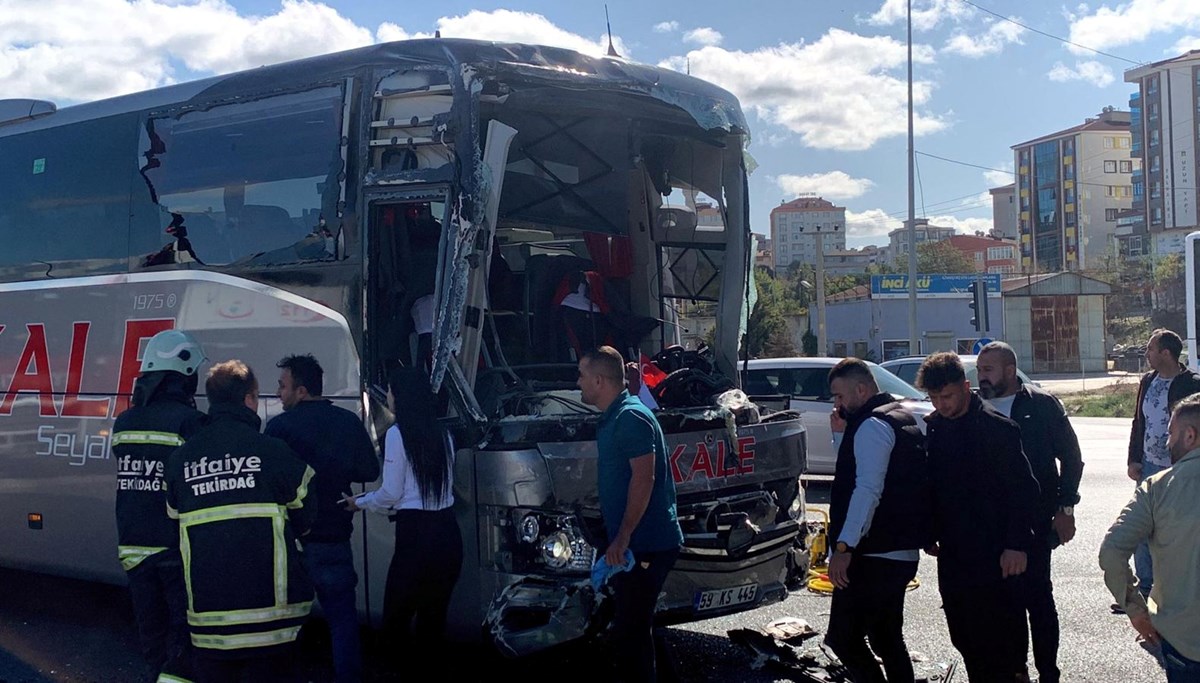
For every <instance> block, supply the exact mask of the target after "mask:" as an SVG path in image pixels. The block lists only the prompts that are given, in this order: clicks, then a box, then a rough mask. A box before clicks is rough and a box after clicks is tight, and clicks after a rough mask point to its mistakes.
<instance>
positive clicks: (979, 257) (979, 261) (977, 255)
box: [975, 251, 983, 263]
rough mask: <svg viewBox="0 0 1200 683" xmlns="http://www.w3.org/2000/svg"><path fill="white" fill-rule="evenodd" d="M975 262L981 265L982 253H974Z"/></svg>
mask: <svg viewBox="0 0 1200 683" xmlns="http://www.w3.org/2000/svg"><path fill="white" fill-rule="evenodd" d="M975 262H976V263H983V252H982V251H977V252H975Z"/></svg>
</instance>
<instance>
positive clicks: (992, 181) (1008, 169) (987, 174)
mask: <svg viewBox="0 0 1200 683" xmlns="http://www.w3.org/2000/svg"><path fill="white" fill-rule="evenodd" d="M996 168H997V169H1005V170H1003V171H1002V170H995V171H984V172H983V178H984V180H986V181H987V182H988V185H989V186H991V187H1000V186H1002V185H1011V184H1012V183H1013V181H1014V179H1015V178H1016V176H1015V175H1013V162H1011V161H1006V162H1004V163H1002V164H998V165H997V166H996Z"/></svg>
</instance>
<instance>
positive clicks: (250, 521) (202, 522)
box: [166, 404, 316, 658]
mask: <svg viewBox="0 0 1200 683" xmlns="http://www.w3.org/2000/svg"><path fill="white" fill-rule="evenodd" d="M261 424H262V423H261V420H260V419H259V417H258V415H257V414H255V413H254V411H252V410H250V409H249V408H246V407H245V406H243V405H226V404H217V405H214V406H212V407H211V409H210V410H209V423H208V425H207V426H205V427H204V428H203V429H201V430H200V431H199V432H197V433H196V434H195V435H194V436H193V437H192V438H191V439H189V440H188V441H187V443H185V444H184V445H183V446H181V447H180V448H179V449H178V450H176V451H175V452H174V453H172V454H171V458H170V460H169V461H168V463H167V472H166V482H167V506H168V507H167V511H168V514H170V515H171V516H172V517H176V518H178V520H179V551H180V554H181V555H182V557H183V571H184V578H185V579H186V583H187V593H188V609H187V617H188V627H189V629H190V631H191V634H192V645H194V646H195V647H197V648H203V649H204V651H205V652H206V653H207V656H213V657H226V658H247V657H255V656H259V655H261V654H264V650H265V649H268V648H272V647H273V646H282V645H285V644H287V643H290V642H292V641H294V640H295V639H296V635H297V634H298V633H299V632H300V625H301V624H302V623H303V621H304V619H305V618H306V617H307V616H308V612H309V609H310V607H311V606H312V598H313V588H312V584H311V583H310V582H309V579H308V576H307V575H306V574H305V571H304V567H303V564H302V562H301V555H300V546H299V543H298V540H297V539H298V537H299V536H301V535H303V534H304V533H305V532H306V531H307V530H308V528H309V527H310V526H311V525H312V522H313V519H314V517H315V515H316V505H314V504H313V503H312V502H311V501H309V500H308V486H309V481H310V480H311V479H312V477H313V470H312V468H311V467H309V466H307V465H305V464H304V462H303V461H301V460H300V459H299V457H297V456H296V454H295V453H294V452H293V451H292V449H290V448H288V446H287V445H286V444H285V443H284V442H282V441H280V440H278V439H275V438H272V437H269V436H264V435H262V434H260V433H259V431H258V430H259V427H260V425H261Z"/></svg>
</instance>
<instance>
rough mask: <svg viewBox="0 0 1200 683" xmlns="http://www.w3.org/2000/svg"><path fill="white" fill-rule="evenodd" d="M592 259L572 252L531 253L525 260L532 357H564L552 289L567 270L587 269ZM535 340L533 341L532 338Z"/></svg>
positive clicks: (526, 311) (550, 359) (547, 359)
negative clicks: (535, 341)
mask: <svg viewBox="0 0 1200 683" xmlns="http://www.w3.org/2000/svg"><path fill="white" fill-rule="evenodd" d="M590 268H592V262H591V261H589V260H588V259H584V258H580V257H578V256H575V255H573V254H534V255H532V256H530V257H529V258H528V259H526V261H525V315H526V316H527V320H528V328H529V339H530V342H531V344H530V354H531V356H532V358H531V360H535V361H541V362H558V361H564V360H566V359H567V358H568V357H569V356H568V349H567V346H566V342H565V339H564V337H563V335H562V334H561V330H560V328H561V325H560V316H559V314H558V311H557V310H556V309H557V308H558V307H557V306H555V305H554V304H553V299H554V293H555V291H557V289H558V285H559V283H560V282H562V279H563V277H565V276H566V275H567V274H568V273H571V272H577V271H586V270H589V269H590ZM534 340H537V343H536V344H533V343H532V342H533V341H534Z"/></svg>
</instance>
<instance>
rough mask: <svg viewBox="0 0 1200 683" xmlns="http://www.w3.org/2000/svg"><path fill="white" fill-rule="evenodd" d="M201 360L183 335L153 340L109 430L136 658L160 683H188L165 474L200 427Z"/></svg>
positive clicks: (175, 529)
mask: <svg viewBox="0 0 1200 683" xmlns="http://www.w3.org/2000/svg"><path fill="white" fill-rule="evenodd" d="M204 361H205V358H204V351H203V350H202V349H201V348H200V344H198V343H197V342H196V340H195V339H193V338H192V336H191V335H189V334H188V333H186V332H183V331H180V330H164V331H162V332H159V333H158V334H156V335H154V336H153V337H151V338H150V341H149V342H148V343H147V344H146V350H145V352H144V353H143V354H142V365H141V373H140V374H139V376H138V378H137V381H136V382H135V383H134V387H133V405H132V407H130V408H129V409H128V410H126V411H124V412H122V413H121V414H120V415H118V416H117V421H116V422H115V423H114V424H113V437H112V453H113V459H114V460H116V461H117V505H116V513H117V554H118V557H119V558H120V560H121V567H122V568H124V569H125V576H126V578H127V579H128V580H129V593H130V597H131V598H132V599H133V615H134V620H135V621H136V622H137V629H138V638H139V640H140V641H141V646H142V655H143V656H144V657H145V659H146V663H147V664H148V665H149V666H150V668H151V670H152V671H153V674H154V676H159V675H160V674H162V675H163V679H164V680H165V679H186V678H187V677H188V676H189V675H190V673H191V666H190V662H189V656H188V650H189V647H188V640H189V639H188V627H187V593H186V591H185V589H184V586H183V564H182V561H181V560H180V558H179V523H178V522H176V521H175V520H173V519H171V518H170V517H168V516H167V507H166V493H165V491H166V489H165V487H164V486H163V473H164V471H165V469H166V465H167V458H169V457H170V455H171V453H172V452H173V451H174V450H175V449H176V448H178V447H179V445H180V444H182V443H183V442H184V441H186V440H187V439H189V438H191V436H192V435H193V434H195V433H196V432H197V431H198V430H199V429H200V427H201V425H202V424H203V420H204V414H203V413H201V412H200V411H199V410H196V399H195V396H196V386H197V384H198V377H199V375H198V370H199V368H200V364H201V363H203V362H204Z"/></svg>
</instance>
